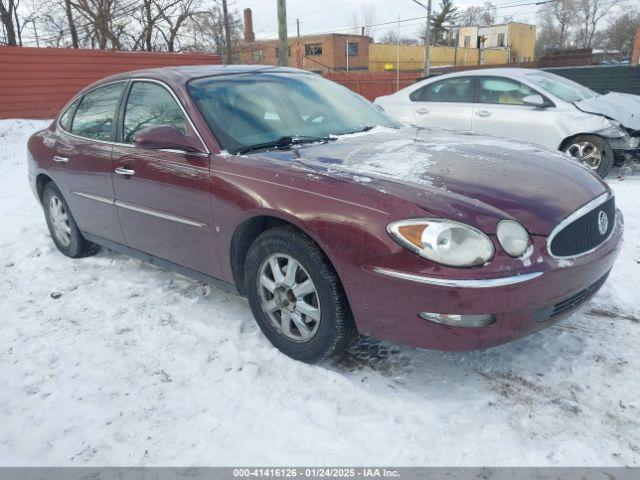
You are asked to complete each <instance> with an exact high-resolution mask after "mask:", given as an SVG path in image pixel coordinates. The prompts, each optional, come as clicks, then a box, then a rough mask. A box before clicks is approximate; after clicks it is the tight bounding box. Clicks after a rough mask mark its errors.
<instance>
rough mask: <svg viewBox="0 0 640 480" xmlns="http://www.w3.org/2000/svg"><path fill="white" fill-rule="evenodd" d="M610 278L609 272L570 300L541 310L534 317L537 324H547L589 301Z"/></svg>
mask: <svg viewBox="0 0 640 480" xmlns="http://www.w3.org/2000/svg"><path fill="white" fill-rule="evenodd" d="M608 276H609V272H607V273H605V274H604V275H603V276H602V277H600V278H599V279H598V281H597V282H595V283H594V284H593V285H590V286H588V287H587V288H585V289H584V290H580V291H579V292H578V293H576V294H575V295H572V296H570V297H569V298H566V299H565V300H562V301H561V302H558V303H556V304H555V305H549V306H547V307H544V308H541V309H540V310H538V311H537V312H536V313H535V314H534V315H533V319H534V320H535V321H536V322H546V321H547V320H550V319H552V318H554V317H557V316H558V315H562V314H563V313H566V312H568V311H570V310H573V309H574V308H576V307H577V306H579V305H580V304H582V303H584V302H586V301H587V300H589V298H591V296H593V295H594V294H595V293H596V292H597V291H598V289H600V287H601V286H602V285H603V284H604V282H605V281H606V280H607V277H608Z"/></svg>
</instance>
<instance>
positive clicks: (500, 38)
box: [498, 33, 506, 47]
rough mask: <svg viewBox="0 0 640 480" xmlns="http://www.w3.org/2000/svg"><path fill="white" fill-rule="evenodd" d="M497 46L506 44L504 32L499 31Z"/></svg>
mask: <svg viewBox="0 0 640 480" xmlns="http://www.w3.org/2000/svg"><path fill="white" fill-rule="evenodd" d="M498 46H499V47H504V46H506V45H505V43H504V33H499V34H498Z"/></svg>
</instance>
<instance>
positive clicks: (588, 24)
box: [576, 0, 621, 48]
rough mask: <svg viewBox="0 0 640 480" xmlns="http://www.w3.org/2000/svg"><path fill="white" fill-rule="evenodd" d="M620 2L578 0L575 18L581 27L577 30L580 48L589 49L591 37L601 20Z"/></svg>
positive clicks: (617, 0) (618, 0)
mask: <svg viewBox="0 0 640 480" xmlns="http://www.w3.org/2000/svg"><path fill="white" fill-rule="evenodd" d="M620 1H621V0H578V1H577V4H576V11H577V16H578V18H579V19H580V22H581V24H582V26H581V27H580V29H579V30H578V35H577V43H578V45H579V46H580V47H582V48H591V44H592V42H593V36H594V35H595V33H596V30H597V28H598V25H599V23H600V21H601V20H602V19H604V18H605V17H607V16H608V15H609V14H611V9H612V8H613V7H614V6H615V5H617V4H618V3H620Z"/></svg>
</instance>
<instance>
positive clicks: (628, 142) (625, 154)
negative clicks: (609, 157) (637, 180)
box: [607, 132, 640, 165]
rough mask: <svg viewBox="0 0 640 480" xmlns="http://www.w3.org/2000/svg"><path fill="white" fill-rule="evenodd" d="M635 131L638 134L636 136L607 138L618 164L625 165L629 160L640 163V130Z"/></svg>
mask: <svg viewBox="0 0 640 480" xmlns="http://www.w3.org/2000/svg"><path fill="white" fill-rule="evenodd" d="M634 133H635V134H636V135H634V136H630V135H625V136H624V137H618V138H607V141H608V142H609V145H610V146H611V149H612V150H613V155H614V162H615V164H616V165H623V164H625V163H627V162H636V163H640V132H634Z"/></svg>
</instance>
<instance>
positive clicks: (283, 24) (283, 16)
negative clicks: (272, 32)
mask: <svg viewBox="0 0 640 480" xmlns="http://www.w3.org/2000/svg"><path fill="white" fill-rule="evenodd" d="M278 39H279V40H280V43H279V45H280V46H279V48H278V51H279V55H278V65H280V66H281V67H286V66H288V65H289V41H288V40H287V0H278Z"/></svg>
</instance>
